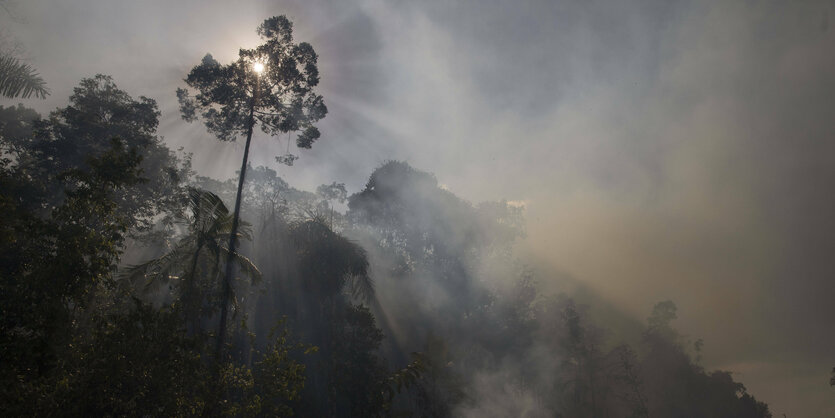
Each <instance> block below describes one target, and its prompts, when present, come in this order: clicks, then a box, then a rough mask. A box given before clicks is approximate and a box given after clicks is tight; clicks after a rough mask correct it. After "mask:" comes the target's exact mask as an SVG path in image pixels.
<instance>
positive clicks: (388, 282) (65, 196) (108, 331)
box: [0, 16, 771, 417]
mask: <svg viewBox="0 0 835 418" xmlns="http://www.w3.org/2000/svg"><path fill="white" fill-rule="evenodd" d="M257 32H258V35H259V36H260V37H261V39H262V44H261V45H260V46H258V47H256V48H253V49H241V50H240V53H239V57H238V59H237V60H235V61H233V62H230V63H227V64H224V63H220V62H218V61H217V60H216V59H215V58H213V57H212V56H211V55H206V57H205V58H203V60H202V61H201V62H199V63H195V66H194V67H193V69H192V70H191V71H190V72H189V73H188V74H183V75H182V77H183V79H184V80H183V84H182V86H181V88H180V89H178V90H177V92H176V94H177V97H178V98H179V100H180V111H181V114H182V121H181V123H183V124H186V123H190V122H193V123H199V124H203V125H204V126H205V128H206V131H205V135H206V141H217V140H219V141H240V142H243V141H246V142H245V144H246V151H245V154H244V160H243V161H242V165H241V170H239V172H238V175H237V176H236V177H235V178H230V179H214V178H210V177H206V176H203V175H201V174H200V173H197V172H195V170H194V169H193V168H192V165H191V159H192V157H193V155H191V154H188V153H184V152H182V151H181V150H176V149H171V148H169V146H168V145H166V142H165V141H164V140H163V139H162V138H161V137H160V136H159V135H158V132H157V130H158V126H159V118H160V115H161V112H160V110H159V108H158V106H157V102H156V101H155V100H154V99H153V98H148V97H132V96H131V95H130V94H128V93H127V92H126V91H124V90H121V89H120V88H119V85H118V82H119V80H115V79H114V78H112V77H110V76H107V75H101V74H99V75H94V76H91V77H89V78H85V79H82V80H80V81H79V82H78V84H77V86H76V87H75V88H74V90H73V93H72V95H71V96H70V97H69V98H68V100H67V102H66V105H65V106H63V107H60V108H58V109H55V110H54V111H52V112H49V113H48V114H39V113H38V112H36V111H34V110H32V109H30V108H28V107H27V106H26V105H24V104H20V105H16V106H3V107H0V191H2V193H0V217H2V219H0V258H1V259H2V260H0V359H2V360H0V362H1V364H2V366H0V410H2V411H4V413H3V415H5V416H300V417H377V416H380V417H452V416H462V417H771V413H770V412H769V407H768V406H767V404H766V403H764V402H763V401H761V400H759V399H756V398H755V397H754V396H752V395H751V394H749V393H748V392H747V391H746V388H745V386H743V384H741V383H739V382H737V381H735V379H734V376H732V373H731V372H730V371H724V370H709V369H707V368H705V367H704V366H703V365H702V364H701V360H700V359H701V353H702V351H703V350H710V341H702V340H700V339H695V340H694V339H692V338H691V337H687V336H686V335H685V334H684V333H681V332H679V331H678V330H677V329H676V326H675V323H674V320H675V319H676V318H677V316H678V315H679V314H681V315H687V312H678V310H677V307H676V305H675V303H674V301H669V300H662V301H658V303H657V304H655V305H654V306H647V309H646V320H645V322H643V323H639V322H635V323H633V324H632V326H631V327H630V329H629V330H628V331H626V332H613V331H614V330H613V329H612V328H611V327H610V326H609V325H607V323H606V322H605V321H601V320H600V319H599V318H596V317H595V316H594V315H593V314H592V311H593V309H592V308H594V307H593V306H589V304H588V303H585V302H581V301H579V300H577V298H575V297H573V296H572V295H571V294H566V293H552V292H549V291H547V290H545V289H544V288H543V287H542V286H541V283H542V281H543V280H547V277H543V273H542V272H540V271H537V270H536V269H534V268H531V267H530V266H527V265H525V264H524V263H523V262H521V261H520V259H519V258H518V257H517V255H516V253H515V245H516V244H517V243H518V242H520V241H522V240H524V239H525V237H526V230H525V225H526V222H525V211H524V208H523V207H521V206H519V205H515V204H513V203H512V202H508V201H507V200H500V201H486V202H476V203H474V202H469V201H467V200H465V199H462V198H460V197H458V196H457V195H456V194H455V193H453V192H452V191H450V190H449V189H448V188H446V187H444V186H443V184H442V181H440V180H439V179H437V178H436V177H435V176H434V175H433V174H432V173H428V172H426V171H423V170H421V169H420V167H413V166H411V165H410V164H409V163H408V162H405V161H398V160H390V161H386V162H384V163H382V164H380V165H379V166H377V167H371V168H370V169H369V172H368V181H367V183H366V185H365V187H364V188H362V189H361V190H358V191H349V190H347V188H346V186H345V184H344V183H342V182H340V180H339V179H335V181H334V182H332V183H330V184H322V185H321V186H319V187H318V188H316V189H315V190H300V189H298V188H296V187H294V186H293V185H291V184H288V182H287V181H285V180H284V179H283V178H282V176H281V175H280V173H281V171H282V170H292V165H293V163H294V161H295V160H296V159H297V158H300V156H299V155H294V154H290V153H288V154H285V155H279V156H276V164H275V165H274V166H273V167H266V166H252V164H249V163H248V161H247V159H246V158H247V156H246V155H247V154H246V153H248V152H249V143H250V141H251V140H252V137H253V131H256V132H257V133H259V134H267V135H271V136H276V135H285V136H286V135H293V139H294V142H295V146H296V148H297V149H299V150H305V149H308V148H311V147H314V146H320V144H319V143H318V140H319V139H320V132H319V130H318V129H317V127H316V123H317V122H318V121H319V120H321V119H323V118H325V117H326V115H327V113H328V109H327V107H326V105H325V103H326V100H327V97H322V96H321V95H319V94H318V93H317V91H316V87H317V84H318V82H319V71H318V68H317V57H318V56H317V53H316V52H315V51H314V46H312V45H311V44H308V43H305V42H298V41H296V40H295V38H294V36H293V24H292V22H291V21H290V20H289V19H287V18H286V17H284V16H277V17H272V18H269V19H266V20H265V21H264V22H263V23H262V24H261V25H260V26H259V27H258V30H257ZM48 86H49V83H48V80H46V81H44V80H43V79H41V78H40V77H39V76H38V75H37V72H36V70H35V69H34V68H32V67H30V66H28V65H27V64H25V63H23V62H22V61H20V60H18V59H16V58H15V57H13V56H11V55H7V56H4V57H2V58H0V93H2V94H3V95H4V97H6V98H10V99H18V98H19V99H21V100H22V99H27V100H37V99H38V98H39V97H45V96H46V95H48V94H50V90H49V88H48ZM172 93H173V92H172ZM321 146H326V144H321ZM301 158H305V157H303V156H302V157H301ZM557 239H559V238H557ZM600 303H603V302H600ZM624 334H628V336H626V337H624Z"/></svg>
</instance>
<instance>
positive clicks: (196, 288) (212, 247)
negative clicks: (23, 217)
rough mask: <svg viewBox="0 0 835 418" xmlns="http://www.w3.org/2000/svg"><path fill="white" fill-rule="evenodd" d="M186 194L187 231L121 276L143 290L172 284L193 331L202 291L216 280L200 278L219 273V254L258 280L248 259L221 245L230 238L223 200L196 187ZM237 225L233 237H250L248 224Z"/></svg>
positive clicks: (227, 213)
mask: <svg viewBox="0 0 835 418" xmlns="http://www.w3.org/2000/svg"><path fill="white" fill-rule="evenodd" d="M188 195H189V201H188V208H189V212H190V216H188V217H187V218H186V221H187V223H188V229H189V233H188V234H187V235H186V236H184V237H183V238H182V239H180V240H179V241H178V242H177V243H176V244H175V245H174V246H173V247H172V248H171V251H169V252H168V253H166V254H163V255H162V256H160V257H158V258H155V259H152V260H149V261H147V262H145V263H142V264H139V265H135V266H130V267H128V268H127V269H126V271H125V272H124V274H123V278H125V279H127V280H128V282H129V283H132V284H134V285H136V284H139V283H141V282H142V281H143V280H144V288H145V290H146V291H154V290H156V289H158V288H159V286H161V285H164V284H170V283H174V284H175V286H176V288H177V291H176V298H177V300H176V302H175V303H179V304H180V305H181V309H182V311H183V315H184V317H185V321H186V324H187V325H189V326H191V327H192V329H194V330H196V329H197V323H196V322H197V320H198V319H199V317H200V313H201V311H202V309H201V308H202V305H203V300H204V298H205V296H206V295H205V294H204V293H205V292H211V289H212V287H213V286H214V285H215V284H216V283H217V282H216V281H215V280H202V281H201V278H204V279H206V278H212V277H214V276H217V275H218V274H219V273H220V271H221V269H220V264H221V263H220V262H221V257H222V258H223V259H224V260H226V259H231V260H232V261H233V262H234V263H235V264H237V265H238V267H240V270H241V272H242V273H243V274H244V275H246V276H248V277H249V278H250V279H252V280H253V282H255V281H257V280H260V278H261V272H260V271H259V270H258V268H257V267H256V266H255V265H254V264H253V263H252V262H251V261H250V260H249V259H248V258H246V257H244V256H242V255H241V254H238V253H237V252H230V251H229V249H228V248H227V247H225V246H224V244H225V243H227V242H228V241H229V238H230V233H231V232H230V231H231V230H232V216H231V214H230V213H229V209H227V208H226V206H225V205H224V204H223V201H221V199H220V198H219V197H218V196H217V195H215V194H214V193H211V192H207V191H204V190H199V189H196V188H190V189H189V192H188ZM241 226H242V228H239V229H238V232H237V238H238V239H240V238H246V239H252V237H251V235H250V231H249V228H248V226H249V225H248V224H246V223H243V224H242V225H241ZM200 273H202V275H201V274H200ZM210 306H214V304H211V305H210Z"/></svg>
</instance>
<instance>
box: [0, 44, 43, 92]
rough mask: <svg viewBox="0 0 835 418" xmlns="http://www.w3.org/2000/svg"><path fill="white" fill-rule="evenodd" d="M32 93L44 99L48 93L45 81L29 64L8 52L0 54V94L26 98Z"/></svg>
mask: <svg viewBox="0 0 835 418" xmlns="http://www.w3.org/2000/svg"><path fill="white" fill-rule="evenodd" d="M33 95H34V96H35V97H37V98H41V99H45V98H46V96H47V95H49V89H48V88H47V87H46V82H45V81H44V80H43V79H42V78H41V77H40V75H38V73H37V72H36V71H35V69H34V68H32V66H30V65H29V64H25V63H22V62H20V60H18V59H17V58H15V57H13V56H11V55H8V54H3V55H0V96H3V97H7V98H9V99H14V98H16V97H20V98H23V99H28V98H30V97H32V96H33Z"/></svg>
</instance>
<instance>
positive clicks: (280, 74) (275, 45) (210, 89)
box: [177, 16, 327, 148]
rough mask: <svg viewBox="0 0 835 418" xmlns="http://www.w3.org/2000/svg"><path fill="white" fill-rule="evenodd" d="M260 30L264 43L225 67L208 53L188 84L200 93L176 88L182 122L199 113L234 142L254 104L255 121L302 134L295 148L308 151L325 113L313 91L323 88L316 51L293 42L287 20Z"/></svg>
mask: <svg viewBox="0 0 835 418" xmlns="http://www.w3.org/2000/svg"><path fill="white" fill-rule="evenodd" d="M257 32H258V35H259V36H260V37H261V39H262V40H263V41H264V43H263V44H261V45H259V46H258V47H256V48H254V49H241V50H240V53H239V57H238V59H237V60H236V61H235V62H233V63H231V64H228V65H221V64H220V63H219V62H217V61H216V60H215V59H214V58H213V57H212V56H211V55H210V54H207V55H206V56H205V57H203V61H202V62H201V63H200V64H199V65H197V66H195V67H194V68H193V69H192V70H191V72H190V73H189V74H188V77H186V80H185V81H186V83H187V84H188V85H189V86H190V87H192V88H193V89H195V90H197V95H196V96H194V97H193V98H192V97H190V96H189V92H188V91H187V90H185V89H178V90H177V97H178V98H179V100H180V110H181V112H182V115H183V119H185V120H186V121H189V122H191V121H194V120H196V119H197V115H198V112H199V114H200V116H201V117H202V118H203V119H204V121H205V125H206V128H207V129H208V130H209V132H211V133H212V134H214V135H215V136H217V138H218V139H221V140H224V141H233V140H235V138H236V137H237V136H238V135H244V134H246V132H247V130H248V129H249V128H250V125H249V116H250V108H251V107H252V106H254V109H255V112H254V118H255V121H256V123H257V124H259V125H260V126H261V129H262V130H263V131H264V132H265V133H268V134H270V135H278V134H281V133H288V132H293V131H299V130H301V131H302V133H301V134H299V136H298V137H297V138H296V145H297V146H298V147H299V148H310V147H311V145H312V144H313V142H314V141H316V139H318V138H319V130H318V129H317V128H316V127H315V126H314V123H316V122H317V121H319V120H320V119H322V118H323V117H325V115H326V114H327V108H326V107H325V104H324V101H323V99H322V96H320V95H317V94H315V92H314V91H313V88H314V87H316V85H317V84H319V70H318V69H317V67H316V63H317V59H318V57H317V55H316V52H315V51H314V50H313V47H312V46H310V44H308V43H306V42H301V43H298V44H297V43H294V42H293V24H292V23H291V22H290V21H289V20H288V19H287V18H286V17H284V16H275V17H271V18H269V19H267V20H265V21H264V23H262V24H261V26H259V27H258V31H257ZM256 62H258V63H263V65H264V71H263V72H262V73H261V74H260V75H258V74H256V73H254V72H253V71H252V65H253V63H256ZM256 85H257V87H256ZM256 91H257V98H256Z"/></svg>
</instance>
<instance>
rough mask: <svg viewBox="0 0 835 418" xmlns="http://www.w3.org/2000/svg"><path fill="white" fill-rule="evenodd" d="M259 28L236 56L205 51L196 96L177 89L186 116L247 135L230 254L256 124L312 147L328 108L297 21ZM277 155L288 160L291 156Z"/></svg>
mask: <svg viewBox="0 0 835 418" xmlns="http://www.w3.org/2000/svg"><path fill="white" fill-rule="evenodd" d="M257 33H258V35H260V36H261V39H263V40H264V43H263V44H261V45H259V46H258V47H256V48H254V49H241V50H240V52H239V56H238V59H237V60H236V61H235V62H232V63H230V64H228V65H221V64H220V63H218V62H217V61H216V60H215V59H214V58H212V56H211V55H209V54H207V55H206V56H205V57H203V61H202V62H201V63H200V64H199V65H197V66H195V67H194V68H193V69H192V70H191V72H190V73H189V74H188V77H187V78H186V79H185V81H186V83H187V84H188V85H189V86H190V87H192V88H194V89H195V90H197V92H198V94H197V95H196V96H195V97H194V98H191V97H190V96H189V92H188V91H187V90H185V89H178V90H177V97H178V98H179V100H180V110H181V112H182V115H183V119H185V120H186V121H189V122H191V121H194V120H196V119H197V113H198V111H199V112H200V115H201V116H202V117H203V120H204V123H205V125H206V128H207V129H208V130H209V132H211V133H212V134H214V135H215V136H216V137H217V138H218V139H220V140H222V141H234V140H235V139H236V138H237V137H238V136H239V135H246V145H245V146H244V156H243V161H242V163H241V171H240V175H239V178H238V191H237V196H236V198H235V211H234V214H233V218H232V230H231V234H230V239H229V254H230V257H231V256H232V254H234V253H235V248H236V242H235V237H236V235H237V231H238V222H239V215H240V210H241V193H242V190H243V185H244V179H245V176H246V168H247V160H248V159H249V147H250V143H251V142H252V131H253V128H254V127H255V125H256V124H259V125H260V126H261V130H262V131H263V132H264V133H267V134H270V135H278V134H281V133H290V132H295V131H301V133H300V134H299V135H298V136H297V137H296V145H297V146H298V147H299V148H310V147H311V145H312V144H313V142H314V141H316V140H317V139H318V138H319V130H318V129H317V128H316V127H315V126H314V123H316V122H317V121H319V120H320V119H322V118H323V117H325V115H326V114H327V108H326V107H325V103H324V101H323V99H322V96H320V95H317V94H316V93H315V92H314V91H313V88H314V87H315V86H316V85H317V84H318V83H319V70H318V68H317V66H316V61H317V55H316V52H315V51H314V50H313V47H312V46H310V44H308V43H306V42H301V43H294V42H293V24H292V22H290V20H288V19H287V18H286V17H285V16H274V17H271V18H269V19H267V20H265V21H264V23H262V24H261V25H260V26H259V27H258V30H257ZM277 159H278V160H279V161H288V159H287V158H286V157H285V158H281V157H279V158H277ZM289 161H292V158H291V159H289ZM231 261H232V260H231V259H230V260H229V262H227V263H226V274H225V276H224V281H223V294H222V297H223V300H222V302H221V311H220V327H219V330H218V339H217V351H218V359H220V358H221V355H222V350H223V344H224V340H225V336H226V317H227V310H228V305H229V295H230V294H231V280H232V272H233V270H232V262H231Z"/></svg>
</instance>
